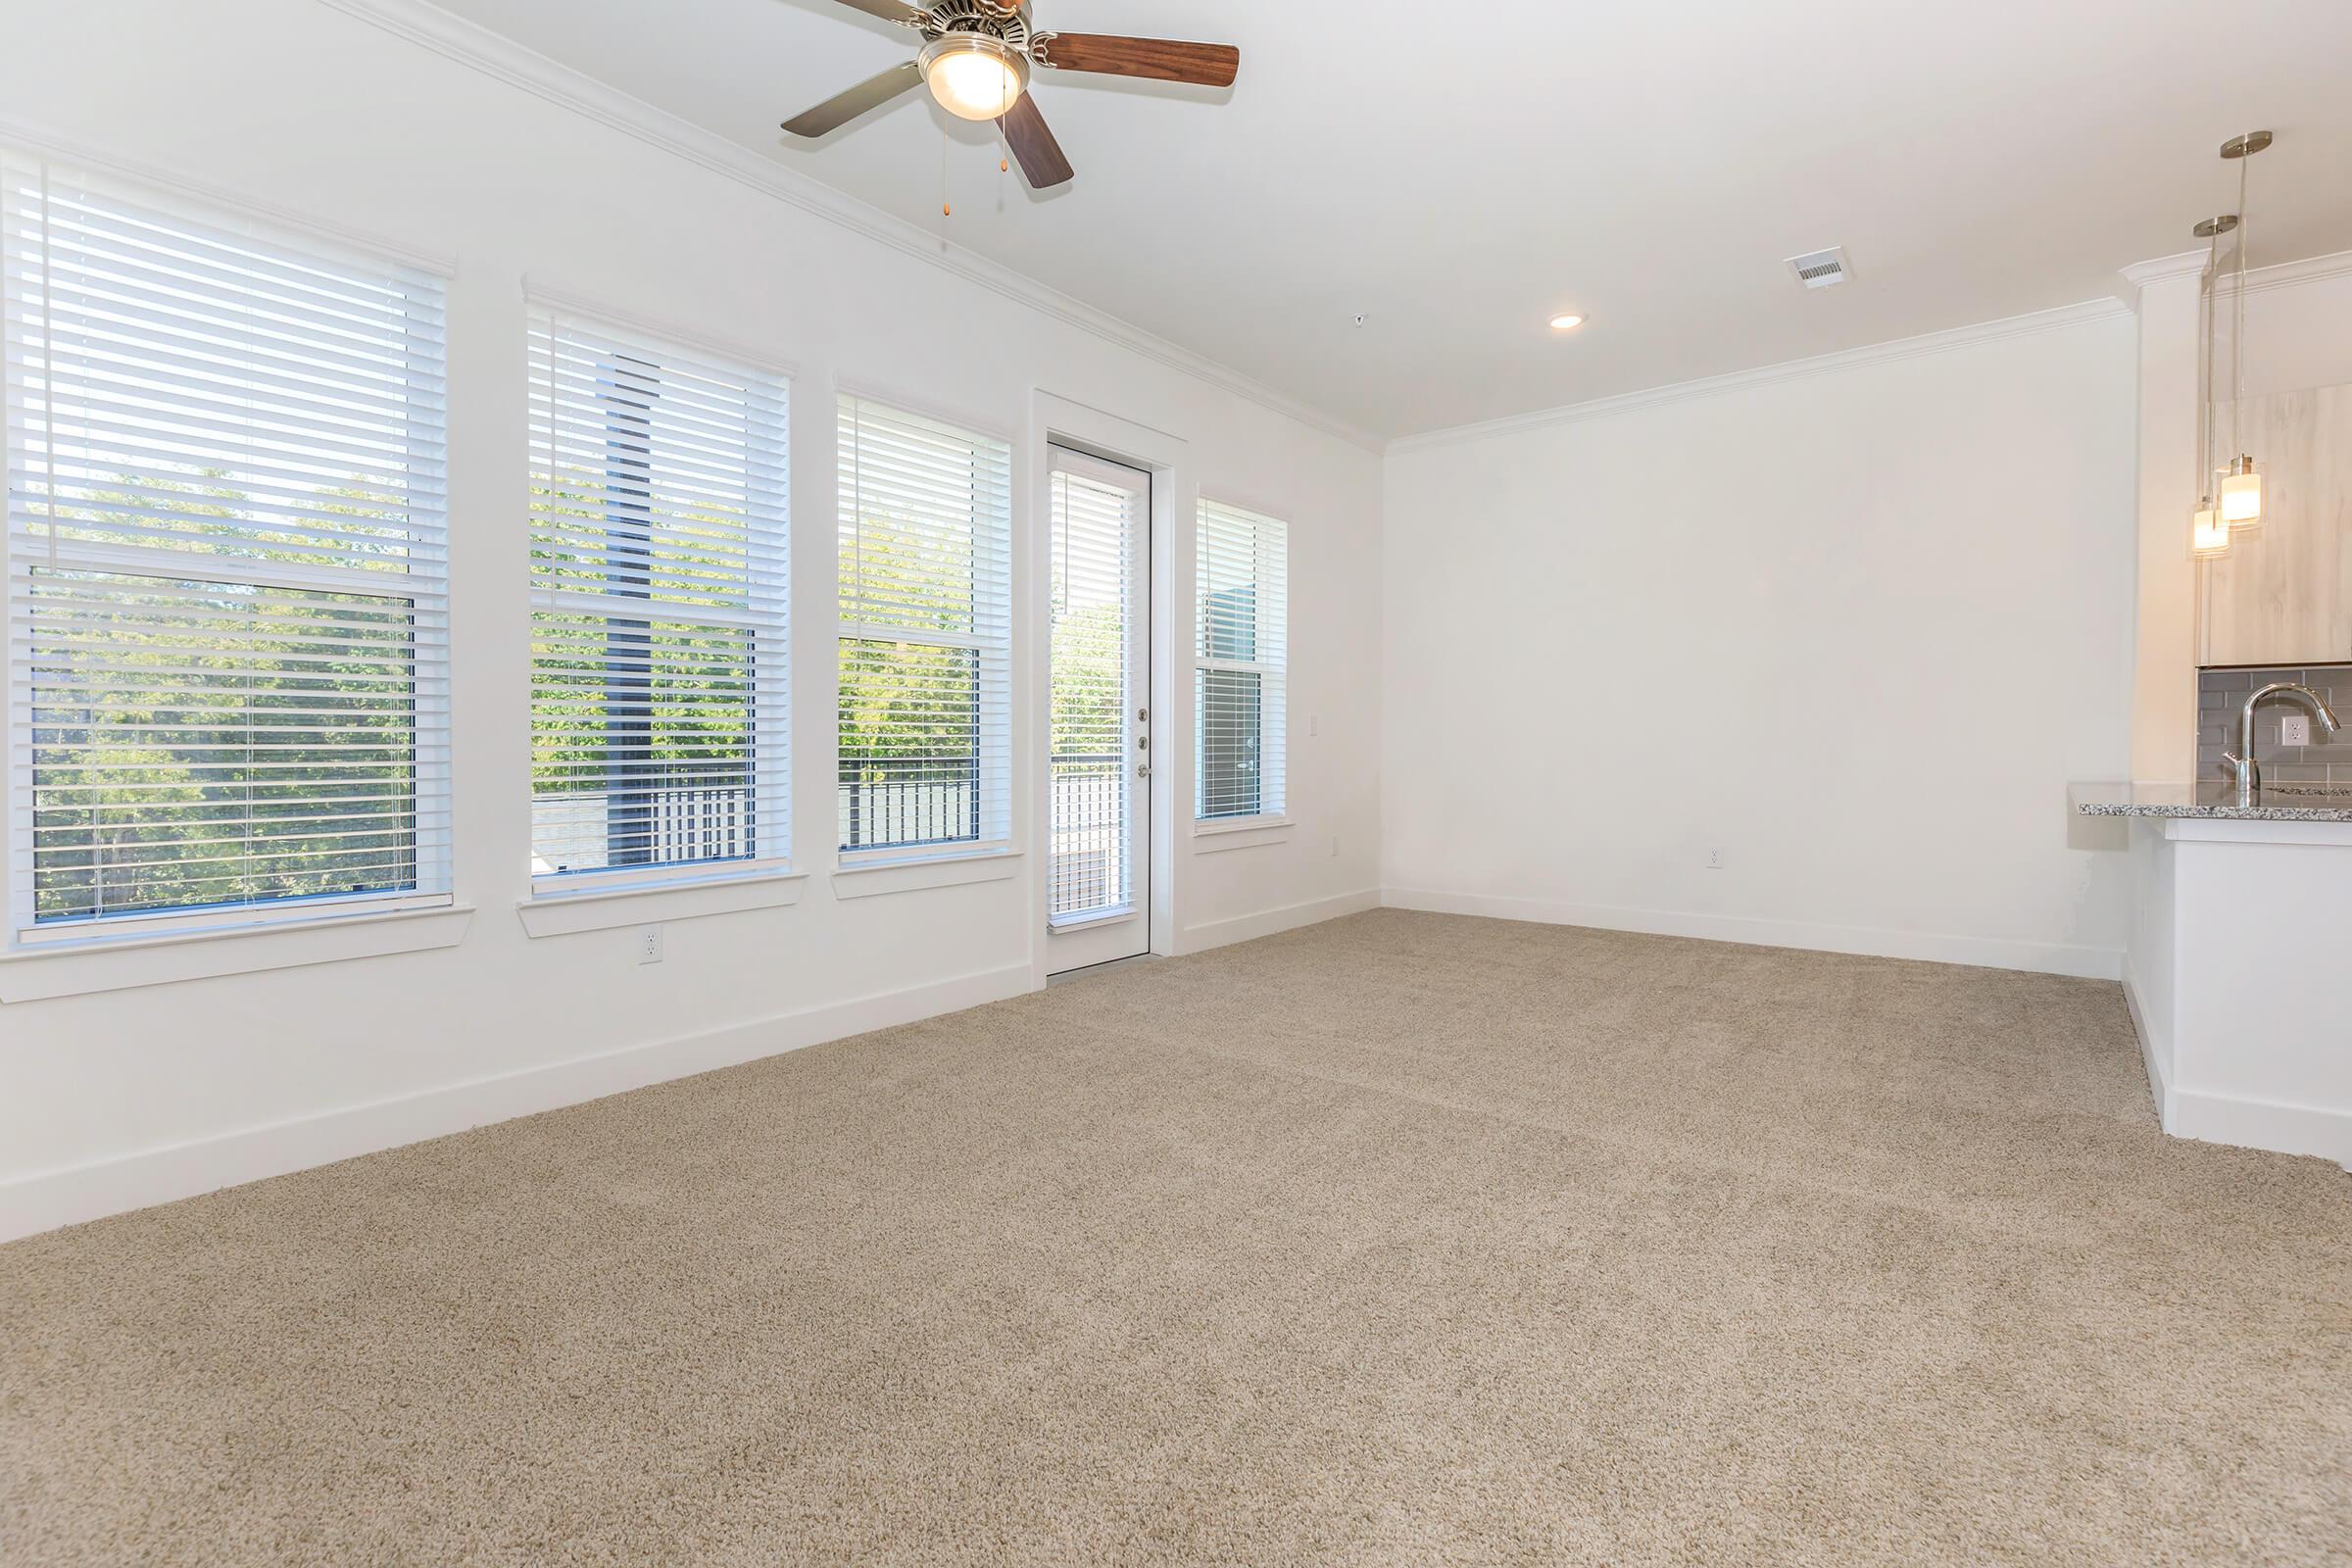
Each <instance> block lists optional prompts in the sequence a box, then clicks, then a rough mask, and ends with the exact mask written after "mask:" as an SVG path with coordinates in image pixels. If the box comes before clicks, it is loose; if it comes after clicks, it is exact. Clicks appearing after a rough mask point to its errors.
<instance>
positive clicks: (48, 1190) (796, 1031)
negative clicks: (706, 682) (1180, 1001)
mask: <svg viewBox="0 0 2352 1568" xmlns="http://www.w3.org/2000/svg"><path fill="white" fill-rule="evenodd" d="M1035 987H1036V980H1035V978H1034V977H1033V975H1032V973H1031V971H1030V967H1029V965H1028V964H1026V963H1021V964H1016V965H1014V966H1012V967H1010V968H1005V969H994V970H989V971H985V972H983V973H979V974H967V975H958V976H956V977H955V978H953V979H949V980H941V981H937V982H935V983H933V984H930V985H925V986H915V987H911V988H909V989H907V990H905V991H890V992H884V993H882V994H880V995H878V996H870V997H859V998H857V999H855V1000H853V1001H849V1002H842V1003H836V1004H834V1005H830V1006H824V1007H812V1008H809V1010H807V1011H804V1012H789V1013H778V1014H775V1015H774V1016H772V1017H767V1018H760V1019H757V1020H755V1021H753V1022H751V1023H742V1024H732V1025H729V1026H728V1027H726V1028H723V1029H714V1030H711V1031H708V1032H706V1033H703V1034H696V1035H687V1036H684V1037H681V1038H679V1039H675V1040H662V1041H656V1042H654V1043H652V1044H648V1045H642V1046H626V1047H623V1048H621V1049H620V1050H617V1051H609V1052H604V1053H601V1054H597V1055H593V1056H580V1057H575V1058H573V1059H572V1060H569V1061H559V1062H551V1063H548V1064H547V1065H545V1066H539V1067H529V1068H525V1069H523V1070H522V1071H520V1072H513V1073H504V1074H501V1075H499V1076H497V1077H492V1078H477V1079H474V1080H472V1081H470V1082H467V1083H461V1084H450V1085H447V1086H444V1087H442V1088H438V1089H428V1090H424V1091H422V1092H420V1093H417V1094H413V1095H403V1096H399V1097H397V1098H394V1099H390V1100H379V1101H374V1102H371V1103H367V1104H362V1105H349V1106H344V1107H342V1108H339V1109H336V1110H328V1111H321V1112H319V1113H318V1114H316V1115H312V1116H303V1117H298V1118H294V1119H292V1120H288V1121H280V1122H272V1123H270V1124H268V1125H266V1126H261V1127H247V1128H242V1129H240V1130H238V1131H236V1132H233V1133H224V1134H222V1135H221V1136H220V1137H217V1138H206V1139H200V1140H196V1141H194V1142H190V1143H184V1144H174V1145H171V1146H169V1147H166V1148H163V1149H151V1150H142V1151H140V1152H137V1153H132V1154H123V1155H118V1156H115V1157H113V1158H109V1159H103V1160H96V1161H93V1162H91V1163H89V1164H85V1165H74V1166H69V1167H67V1168H65V1169H62V1170H52V1171H38V1172H35V1173H33V1174H31V1175H29V1176H20V1177H17V1178H15V1179H13V1180H10V1181H7V1182H0V1242H5V1241H13V1240H15V1239H16V1238H18V1237H20V1236H31V1235H34V1234H36V1233H38V1232H40V1231H46V1230H55V1229H56V1228H57V1227H58V1226H60V1225H75V1224H79V1223H80V1222H82V1221H83V1220H92V1219H100V1218H103V1217H104V1216H106V1215H108V1214H120V1213H123V1212H126V1211H128V1210H130V1209H134V1208H145V1207H147V1206H148V1205H150V1204H153V1203H168V1202H171V1201H173V1200H175V1199H181V1198H193V1197H195V1196H196V1195H198V1194H200V1193H209V1192H214V1191H217V1190H219V1189H221V1188H223V1187H235V1186H239V1185H242V1184H243V1183H246V1182H251V1181H260V1180H261V1179H262V1178H264V1177H267V1176H282V1175H284V1174H285V1173H286V1172H288V1171H296V1170H307V1169H309V1168H310V1167H312V1166H314V1165H324V1164H329V1163H331V1162H333V1161H335V1160H338V1159H350V1158H352V1157H354V1156H355V1155H359V1154H371V1153H374V1152H377V1151H378V1150H384V1149H396V1148H398V1147H400V1146H401V1145H403V1144H413V1143H417V1142H419V1141H421V1140H423V1139H427V1138H440V1137H444V1136H446V1135H448V1134H450V1133H461V1132H465V1131H466V1129H468V1128H471V1127H480V1126H483V1125H486V1124H488V1123H490V1122H498V1121H507V1120H510V1119H512V1118H514V1117H516V1116H529V1115H535V1114H536V1113H538V1112H540V1111H543V1110H555V1109H558V1108H560V1107H562V1106H564V1105H576V1104H579V1103H582V1102H584V1101H590V1100H601V1099H603V1098H604V1097H605V1096H607V1095H617V1094H621V1093H624V1092H626V1091H628V1090H631V1089H642V1088H644V1087H645V1086H646V1085H648V1084H657V1083H664V1082H667V1081H668V1080H670V1079H672V1078H684V1077H688V1076H690V1075H692V1074H694V1073H699V1072H710V1071H711V1070H712V1069H714V1068H718V1067H731V1066H734V1065H735V1064H736V1063H738V1062H745V1061H753V1060H757V1059H758V1058H760V1057H761V1056H773V1055H778V1054H782V1053H784V1052H787V1051H798V1050H800V1049H801V1048H802V1047H804V1046H813V1045H818V1044H820V1043H822V1042H824V1041H827V1040H839V1039H841V1038H843V1037H844V1036H847V1035H856V1034H863V1033H865V1032H866V1031H868V1030H871V1029H888V1028H891V1027H893V1026H895V1025H898V1024H903V1023H913V1022H916V1021H917V1020H919V1019H923V1018H931V1017H936V1016H938V1015H939V1014H941V1013H945V1012H956V1011H959V1010H960V1009H962V1008H965V1007H976V1006H979V1005H981V1004H983V1003H989V1002H1001V1001H1003V1000H1005V998H1007V997H1015V996H1019V995H1021V994H1022V993H1023V992H1026V991H1030V990H1034V989H1035Z"/></svg>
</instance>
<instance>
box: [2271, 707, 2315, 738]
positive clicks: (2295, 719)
mask: <svg viewBox="0 0 2352 1568" xmlns="http://www.w3.org/2000/svg"><path fill="white" fill-rule="evenodd" d="M2278 744H2279V745H2281V746H2309V745H2310V744H2311V715H2310V714H2309V713H2281V714H2280V715H2279V716H2278Z"/></svg>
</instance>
